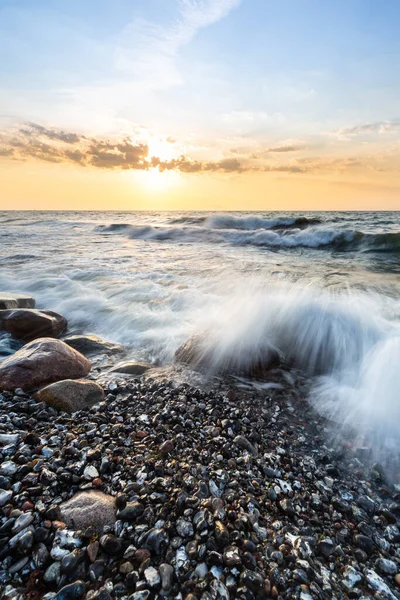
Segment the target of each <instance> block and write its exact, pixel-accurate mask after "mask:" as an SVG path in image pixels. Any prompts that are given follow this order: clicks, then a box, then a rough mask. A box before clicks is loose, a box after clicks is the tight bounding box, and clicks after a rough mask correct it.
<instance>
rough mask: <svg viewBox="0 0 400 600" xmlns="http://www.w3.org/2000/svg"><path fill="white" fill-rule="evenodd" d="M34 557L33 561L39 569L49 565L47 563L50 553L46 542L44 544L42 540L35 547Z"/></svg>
mask: <svg viewBox="0 0 400 600" xmlns="http://www.w3.org/2000/svg"><path fill="white" fill-rule="evenodd" d="M32 558H33V562H34V563H35V567H36V568H37V569H41V570H43V569H44V568H45V566H46V565H47V563H48V562H49V560H50V553H49V551H48V549H47V547H46V546H45V544H43V542H40V543H39V544H38V545H37V546H36V547H35V548H34V551H33V553H32Z"/></svg>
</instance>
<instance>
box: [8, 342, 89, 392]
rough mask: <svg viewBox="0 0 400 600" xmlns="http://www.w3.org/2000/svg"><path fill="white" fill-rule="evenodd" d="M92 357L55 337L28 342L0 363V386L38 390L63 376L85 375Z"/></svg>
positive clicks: (63, 377)
mask: <svg viewBox="0 0 400 600" xmlns="http://www.w3.org/2000/svg"><path fill="white" fill-rule="evenodd" d="M91 366H92V365H91V363H90V361H89V360H88V359H87V358H85V357H84V356H83V355H82V354H80V353H79V352H77V351H76V350H74V349H73V348H70V347H69V346H67V344H64V342H61V341H60V340H54V339H52V338H40V339H39V340H34V341H33V342H29V344H26V345H25V346H23V348H21V349H20V350H18V351H17V352H16V353H15V354H13V355H12V356H10V357H8V358H6V359H5V360H4V361H3V362H2V363H0V389H2V390H15V389H16V388H22V389H23V390H35V389H38V388H40V387H43V386H45V385H48V384H49V383H54V382H55V381H60V380H62V379H80V378H82V377H86V375H87V374H88V373H89V371H90V369H91Z"/></svg>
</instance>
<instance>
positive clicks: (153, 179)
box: [135, 168, 181, 192]
mask: <svg viewBox="0 0 400 600" xmlns="http://www.w3.org/2000/svg"><path fill="white" fill-rule="evenodd" d="M180 179H181V176H180V174H179V173H177V172H176V171H159V170H158V169H157V168H155V169H149V170H148V171H136V172H135V180H136V182H137V183H138V184H139V185H140V186H141V187H142V188H144V189H145V190H147V191H150V192H166V191H169V190H170V189H171V188H174V187H176V186H177V185H179V183H180Z"/></svg>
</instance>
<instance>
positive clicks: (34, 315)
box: [0, 308, 67, 341]
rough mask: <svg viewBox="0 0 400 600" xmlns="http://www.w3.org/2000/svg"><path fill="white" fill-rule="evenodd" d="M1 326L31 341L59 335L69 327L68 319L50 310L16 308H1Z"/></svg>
mask: <svg viewBox="0 0 400 600" xmlns="http://www.w3.org/2000/svg"><path fill="white" fill-rule="evenodd" d="M0 326H1V327H2V329H3V330H4V331H7V333H9V334H10V335H12V336H13V337H15V338H17V339H20V340H25V341H31V340H35V339H37V338H41V337H48V338H52V337H54V338H57V337H59V335H60V334H61V333H62V332H63V331H64V330H65V329H66V328H67V320H66V319H65V318H64V317H63V316H61V315H59V314H57V313H55V312H52V311H50V310H35V309H30V308H16V309H11V310H0Z"/></svg>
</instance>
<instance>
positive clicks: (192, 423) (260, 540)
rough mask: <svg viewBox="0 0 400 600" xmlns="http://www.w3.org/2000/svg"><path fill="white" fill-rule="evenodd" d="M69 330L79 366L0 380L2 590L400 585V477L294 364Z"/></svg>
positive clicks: (349, 592)
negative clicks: (254, 376)
mask: <svg viewBox="0 0 400 600" xmlns="http://www.w3.org/2000/svg"><path fill="white" fill-rule="evenodd" d="M11 296H12V295H9V296H8V297H9V298H10V297H11ZM11 299H12V297H11ZM0 301H1V298H0ZM14 308H15V307H14ZM3 310H10V309H9V308H7V307H5V308H4V309H3ZM26 310H34V308H33V307H31V308H29V307H28V308H27V309H26ZM0 312H1V311H0ZM0 316H1V315H0ZM76 337H79V336H76ZM84 337H85V336H82V338H84ZM40 339H42V338H39V340H36V343H39V342H40ZM48 339H49V338H48ZM65 339H67V338H65ZM56 341H57V342H58V340H56ZM92 341H93V340H92ZM31 343H35V342H29V344H31ZM59 343H60V344H64V342H59ZM75 343H77V344H78V346H79V344H80V350H82V351H83V353H84V354H85V355H88V354H91V356H90V361H91V363H92V370H91V371H90V372H88V374H87V377H88V379H86V380H84V381H83V382H82V381H81V380H78V381H73V380H72V379H70V380H69V382H68V381H65V379H68V376H67V377H66V378H61V380H60V379H59V380H58V382H57V381H55V382H54V381H53V382H52V383H49V382H48V381H46V382H45V384H44V390H43V389H42V391H39V393H37V389H35V390H30V389H26V390H25V391H23V390H22V389H21V387H14V389H8V390H3V391H1V392H0V516H1V518H0V597H1V598H4V599H8V598H9V599H11V598H13V599H15V600H17V599H18V600H25V599H28V600H39V599H40V598H44V599H46V600H50V599H53V598H55V599H56V600H74V599H80V598H82V599H87V600H95V599H99V600H107V599H110V598H111V599H113V598H121V599H129V600H147V599H148V600H153V599H154V600H155V599H158V598H160V599H169V598H170V599H172V598H177V599H182V600H184V599H187V600H214V599H218V598H222V599H224V600H235V599H240V600H253V599H254V600H259V599H262V598H270V597H271V598H282V599H290V598H299V599H301V600H309V599H312V598H318V599H322V600H325V599H326V600H329V599H331V598H337V599H341V598H343V599H345V598H378V599H389V600H391V599H395V598H400V530H399V518H400V486H398V485H396V482H393V481H392V480H388V478H387V476H386V475H385V472H384V469H383V468H382V467H381V466H380V465H378V464H374V462H373V460H372V457H371V453H370V449H369V448H368V447H358V446H357V445H355V444H354V438H353V437H352V434H351V432H348V435H347V436H345V435H342V436H341V437H340V439H335V443H333V442H332V441H330V439H331V438H330V427H331V425H330V424H329V423H328V422H326V421H325V420H324V419H323V418H322V417H321V416H319V415H317V414H316V413H315V411H313V409H312V408H311V407H310V406H309V405H308V404H307V402H306V400H305V398H306V392H307V382H306V381H304V379H303V378H302V377H301V375H300V374H298V373H296V372H295V371H287V370H285V369H284V368H282V367H277V366H276V365H274V367H273V368H272V369H271V370H270V372H269V374H268V385H264V386H257V385H252V384H251V382H249V381H243V380H241V379H240V378H238V377H231V376H228V375H224V376H220V377H214V378H213V379H212V380H211V381H209V382H208V383H202V382H201V378H200V377H199V376H198V375H197V374H196V373H194V372H192V371H190V370H188V369H186V368H184V367H179V366H177V367H176V368H171V369H169V370H168V369H162V368H160V369H151V370H148V365H143V364H141V365H142V366H141V367H140V366H139V367H138V368H137V370H136V371H135V367H133V366H131V367H127V364H130V365H133V364H135V363H127V362H125V363H120V365H119V366H117V368H115V364H114V366H113V363H115V361H118V360H119V359H120V358H121V357H122V353H121V352H120V353H118V351H116V350H115V348H114V349H111V348H108V352H107V351H104V350H105V347H101V341H100V342H99V341H98V340H97V341H96V340H95V341H94V345H96V344H97V349H96V350H95V351H94V350H93V345H91V343H90V340H89V342H88V341H87V340H86V341H85V340H83V339H81V340H80V341H78V342H77V341H76V340H75ZM82 344H83V345H82ZM85 344H86V347H85ZM106 344H107V342H106ZM64 345H65V344H64ZM71 346H72V344H71ZM88 346H89V347H90V348H91V350H89V351H88ZM24 348H26V345H25V346H22V349H21V350H22V351H24ZM25 351H26V350H25ZM74 351H75V352H79V348H77V347H76V346H75V348H74ZM113 352H115V354H113ZM110 355H112V356H113V360H111V361H110ZM15 356H16V355H15V354H14V355H13V356H11V359H12V358H13V357H15ZM7 360H9V359H6V360H5V361H3V363H0V371H1V370H2V369H3V370H4V363H5V362H7ZM14 360H15V358H14ZM49 360H50V359H48V361H49ZM50 362H51V360H50ZM121 364H122V365H124V368H122V366H121ZM6 368H7V365H6ZM112 369H116V372H112ZM118 369H122V370H125V371H126V370H128V371H130V372H128V373H127V372H125V373H124V374H120V373H121V371H118ZM0 377H1V375H0ZM78 377H80V378H81V377H82V375H78ZM54 386H55V387H54ZM57 386H58V387H57ZM77 386H78V387H77ZM81 386H88V387H89V388H90V390H91V391H90V393H89V391H88V392H87V393H86V391H85V392H83V391H82V387H81ZM93 386H96V387H95V388H94V387H93ZM39 387H40V386H39ZM67 388H68V389H67ZM46 389H47V391H46ZM49 389H50V392H49ZM60 389H61V391H60ZM71 390H72V391H71ZM79 394H83V396H82V397H83V398H84V404H81V405H79V406H78V404H71V405H70V406H67V405H65V404H64V405H60V404H58V405H55V404H54V398H56V399H57V401H58V402H60V398H61V400H62V401H63V402H65V399H66V398H67V399H69V400H70V401H72V400H73V401H74V402H77V398H78V399H79V398H81V396H79ZM49 398H52V399H50V400H49ZM55 406H57V408H56V407H55ZM61 408H62V410H61ZM77 408H79V410H76V409H77Z"/></svg>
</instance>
